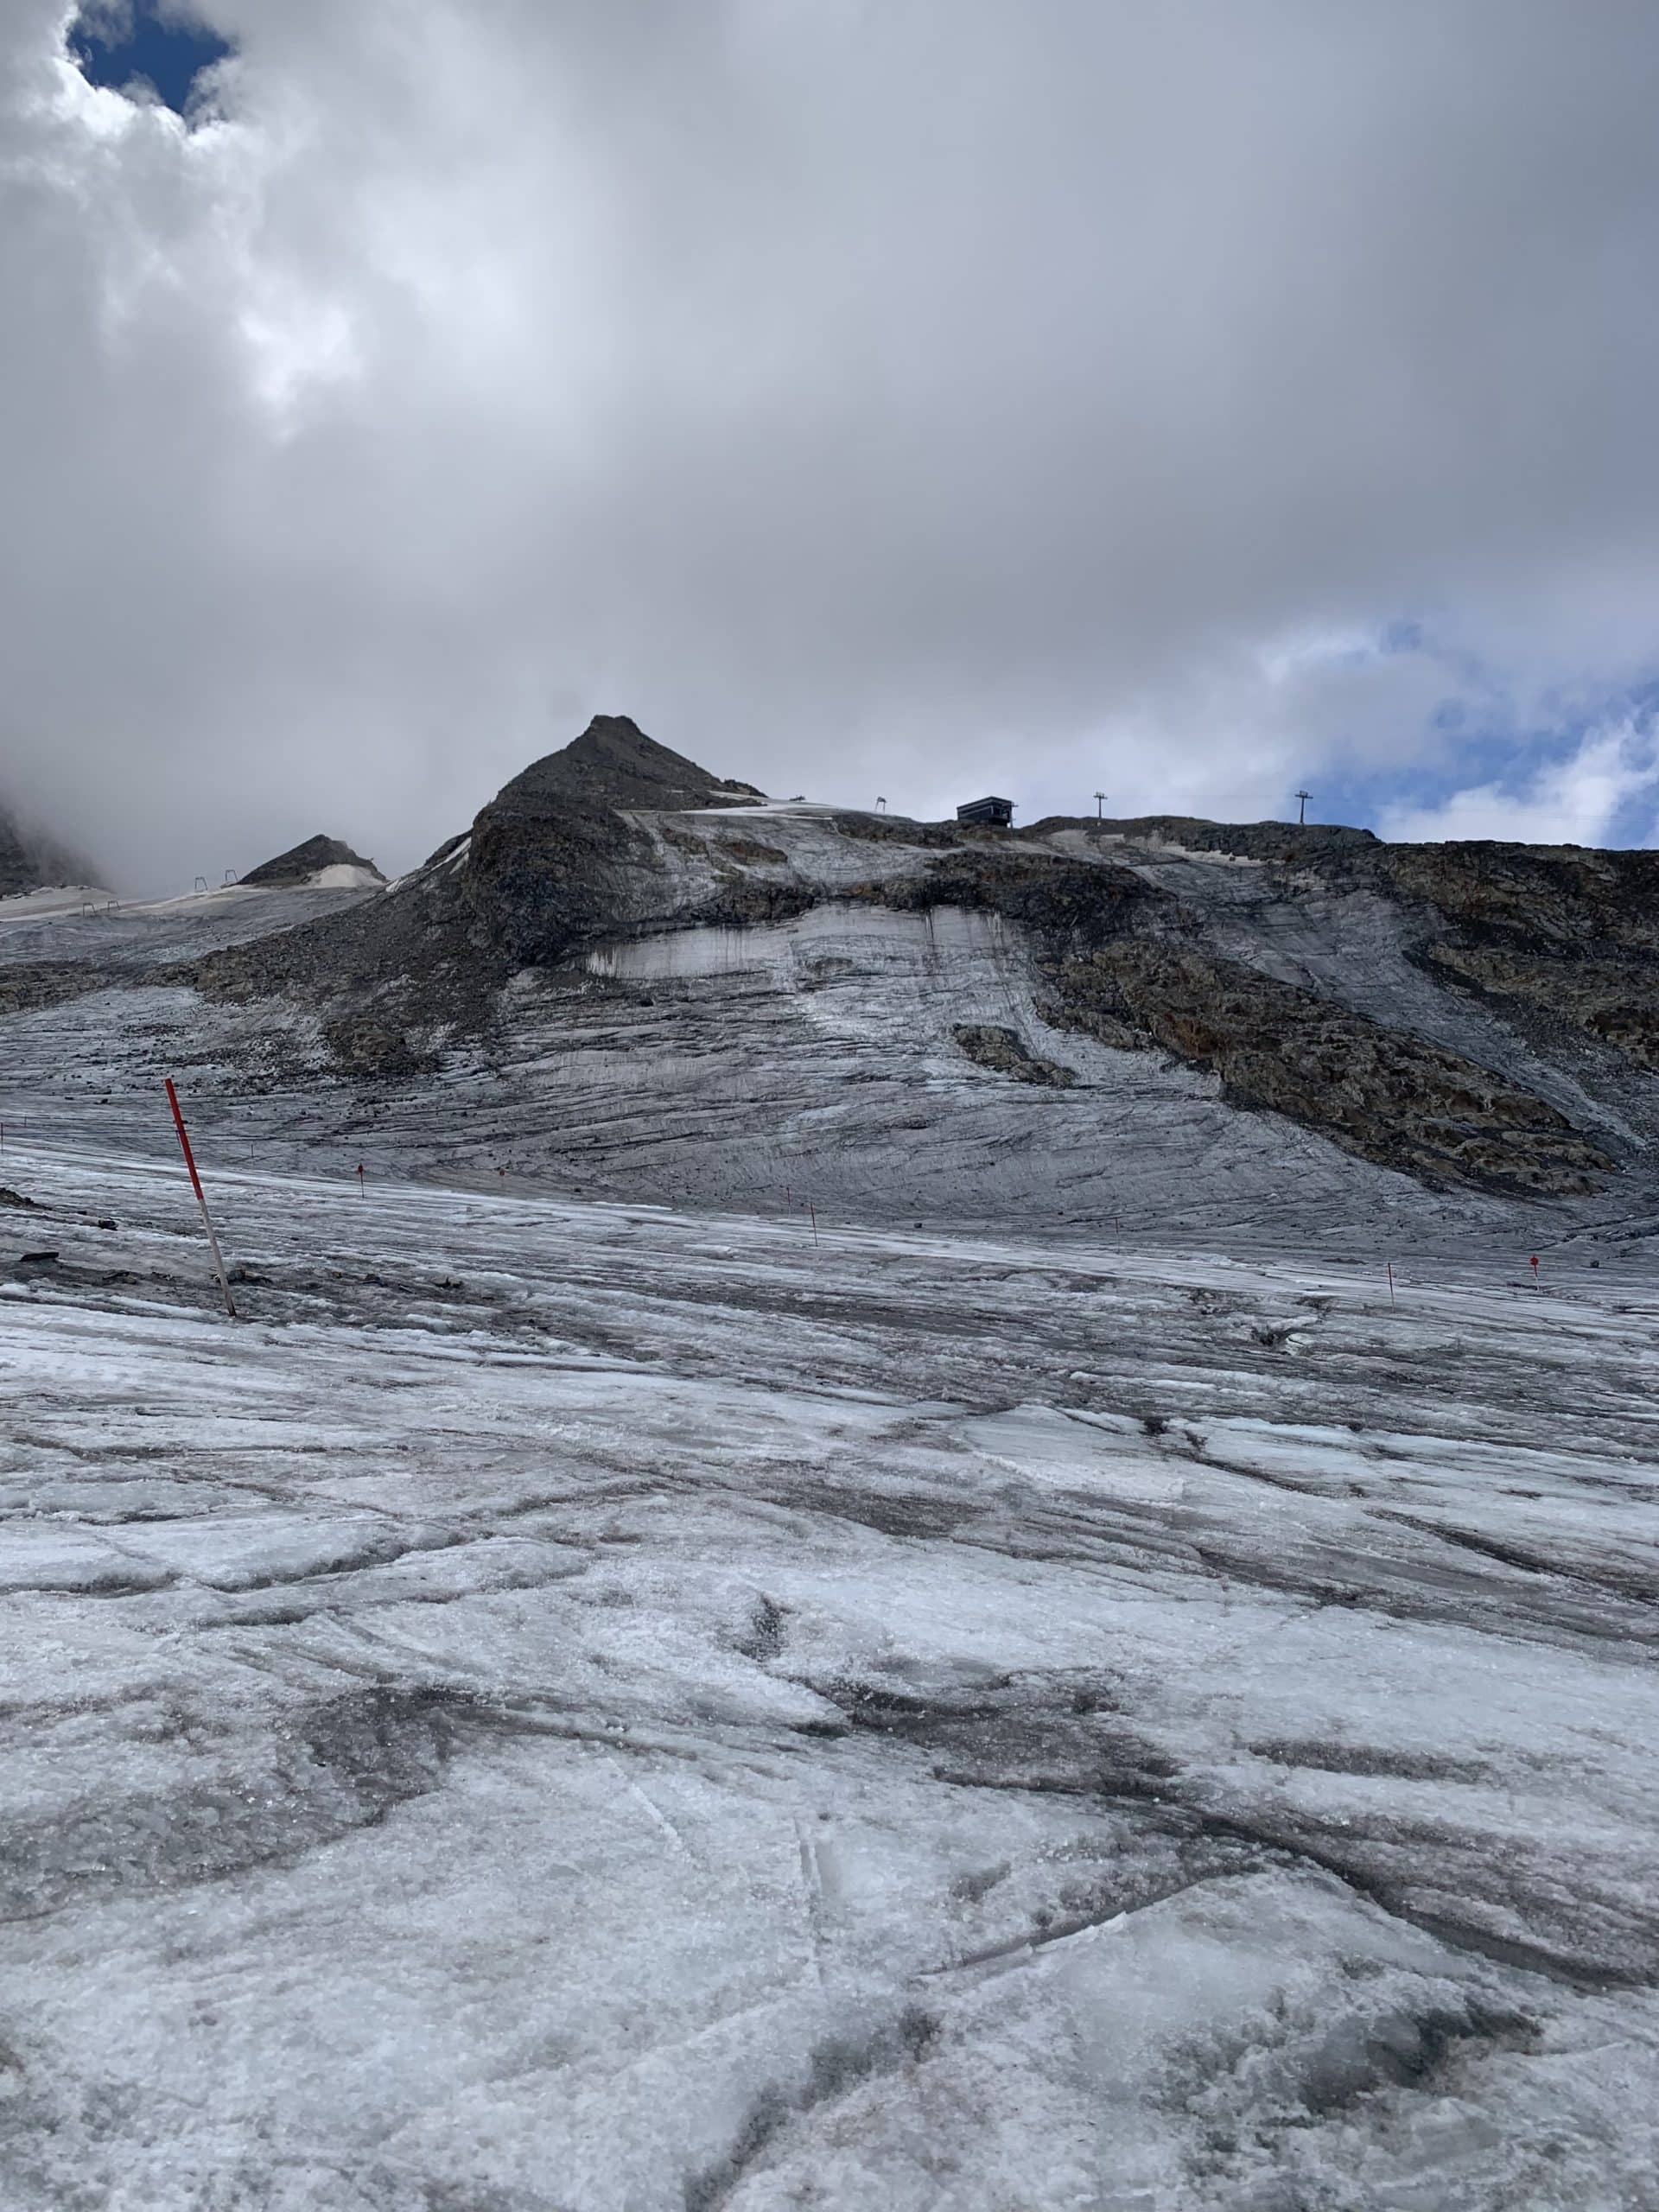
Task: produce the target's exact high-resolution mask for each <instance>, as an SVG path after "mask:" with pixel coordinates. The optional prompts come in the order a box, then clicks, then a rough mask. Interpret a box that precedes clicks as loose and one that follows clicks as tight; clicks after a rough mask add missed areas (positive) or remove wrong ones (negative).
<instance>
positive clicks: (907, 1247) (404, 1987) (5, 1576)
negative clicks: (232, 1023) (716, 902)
mask: <svg viewBox="0 0 1659 2212" xmlns="http://www.w3.org/2000/svg"><path fill="white" fill-rule="evenodd" d="M5 1179H6V1180H7V1181H8V1182H10V1183H11V1184H13V1185H15V1186H16V1187H17V1188H19V1189H20V1190H22V1191H23V1192H25V1194H26V1195H28V1196H29V1197H30V1198H33V1199H35V1201H36V1204H37V1211H34V1212H31V1213H29V1214H27V1215H25V1214H22V1213H18V1212H14V1213H11V1214H9V1215H6V1216H0V1226H3V1230H4V1243H3V1246H0V1373H3V1377H4V1392H3V1402H0V1435H3V1440H4V1455H3V1464H4V1468H5V1475H4V1480H3V1486H0V1503H3V1510H4V1513H5V1516H6V1517H5V1521H4V1524H3V1535H0V1588H3V1591H4V1592H5V1599H4V1605H3V1609H0V1621H3V1628H0V1637H3V1682H4V1692H3V1707H0V1727H3V1732H4V1751H5V1757H4V1760H3V1765H0V1914H3V1934H0V1944H3V1964H4V1972H3V1976H0V1992H3V1994H0V2087H3V2091H4V2094H3V2095H0V2203H3V2204H4V2206H5V2207H7V2208H8V2212H14V2209H15V2212H35V2208H41V2212H44V2208H53V2212H59V2209H60V2208H76V2212H79V2208H82V2207H86V2208H92V2207H99V2208H102V2207H105V2206H107V2207H112V2208H117V2212H141V2209H142V2212H150V2209H151V2208H156V2212H160V2209H161V2208H166V2212H175V2208H192V2209H193V2212H208V2208H212V2212H244V2208H261V2212H267V2209H269V2212H299V2208H311V2207H327V2208H329V2212H531V2208H549V2209H550V2208H565V2212H569V2209H570V2208H576V2209H577V2212H652V2208H658V2207H664V2208H672V2212H683V2208H690V2212H708V2208H712V2207H729V2208H734V2212H761V2208H782V2207H796V2206H817V2207H859V2208H864V2207H871V2206H882V2207H887V2206H893V2207H900V2208H918V2212H919V2208H934V2207H939V2208H943V2207H950V2208H969V2212H975V2209H976V2208H987V2212H988V2209H989V2208H997V2212H1005V2209H1006V2212H1015V2209H1016V2208H1019V2209H1020V2212H1026V2208H1031V2207H1036V2206H1042V2207H1047V2206H1064V2205H1078V2206H1084V2205H1086V2206H1089V2207H1091V2208H1110V2212H1117V2209H1118V2208H1124V2209H1125V2212H1127V2208H1131V2207H1132V2208H1136V2212H1154V2208H1169V2212H1187V2208H1193V2207H1207V2206H1211V2205H1213V2206H1217V2207H1220V2206H1226V2207H1230V2208H1231V2207H1248V2208H1252V2212H1313V2208H1316V2207H1317V2208H1319V2212H1326V2209H1327V2208H1338V2212H1340V2209H1341V2208H1355V2212H1358V2208H1362V2207H1363V2208H1371V2207H1391V2208H1402V2212H1404V2209H1405V2208H1410V2212H1438V2208H1442V2207H1459V2208H1461V2207H1468V2208H1489V2207H1490V2208H1498V2207H1523V2206H1524V2207H1528V2208H1532V2207H1550V2206H1561V2207H1567V2206H1571V2207H1573V2208H1574V2212H1581V2208H1585V2207H1591V2206H1597V2207H1599V2206H1623V2205H1643V2204H1650V2203H1651V2202H1653V2198H1652V2195H1651V2190H1652V2180H1651V2176H1652V2171H1653V2154H1654V2150H1655V2145H1654V2141H1653V2133H1654V2123H1653V2120H1652V2118H1651V2115H1652V2114H1653V2113H1655V2112H1656V2110H1659V2094H1656V2091H1659V2010H1656V2005H1655V2002H1654V1998H1653V1986H1654V1980H1655V1976H1656V1973H1659V1910H1656V1906H1659V1883H1656V1875H1655V1866H1654V1843H1653V1838H1654V1834H1655V1829H1656V1813H1659V1726H1656V1722H1659V1700H1656V1695H1655V1683H1654V1673H1653V1668H1652V1663H1651V1662H1652V1656H1653V1650H1654V1643H1655V1637H1656V1629H1659V1610H1656V1605H1655V1595H1656V1590H1659V1546H1656V1516H1655V1502H1656V1501H1655V1491H1656V1486H1659V1478H1656V1474H1655V1471H1654V1465H1653V1461H1654V1452H1653V1444H1654V1433H1655V1419H1656V1415H1655V1409H1654V1386H1655V1382H1656V1376H1659V1352H1656V1323H1659V1298H1656V1296H1655V1295H1653V1294H1651V1293H1650V1292H1649V1290H1648V1289H1647V1288H1646V1287H1645V1286H1644V1285H1643V1282H1642V1281H1640V1280H1639V1276H1638V1269H1637V1263H1635V1262H1621V1263H1620V1265H1619V1266H1618V1268H1613V1267H1606V1268H1603V1269H1601V1270H1599V1271H1597V1272H1595V1273H1593V1274H1592V1273H1591V1272H1590V1271H1588V1270H1587V1269H1586V1270H1584V1271H1582V1272H1577V1273H1568V1272H1567V1271H1566V1270H1565V1268H1564V1267H1563V1268H1562V1271H1561V1272H1560V1274H1558V1275H1556V1277H1555V1279H1554V1280H1553V1281H1552V1280H1550V1279H1549V1271H1548V1270H1547V1276H1546V1281H1545V1283H1544V1285H1543V1287H1541V1289H1540V1290H1537V1291H1535V1290H1534V1288H1533V1287H1532V1285H1531V1283H1530V1281H1523V1280H1522V1279H1521V1278H1522V1277H1523V1276H1524V1275H1525V1274H1526V1273H1527V1271H1526V1269H1525V1267H1524V1261H1523V1260H1522V1258H1521V1257H1519V1256H1518V1255H1513V1254H1501V1255H1500V1254H1491V1255H1471V1256H1470V1257H1469V1258H1467V1259H1466V1261H1465V1262H1463V1263H1462V1264H1461V1265H1460V1266H1459V1267H1455V1268H1454V1267H1452V1266H1450V1265H1447V1264H1446V1263H1439V1262H1437V1263H1435V1265H1434V1266H1433V1268H1432V1269H1431V1268H1427V1267H1425V1268H1421V1269H1420V1270H1418V1271H1416V1274H1415V1277H1414V1279H1413V1280H1410V1281H1402V1285H1401V1293H1400V1304H1399V1306H1398V1308H1397V1310H1394V1311H1391V1310H1390V1308H1389V1299H1388V1293H1387V1288H1386V1286H1385V1285H1382V1284H1379V1283H1377V1282H1376V1281H1372V1280H1370V1279H1369V1278H1368V1277H1365V1276H1362V1275H1360V1274H1357V1273H1356V1272H1353V1271H1351V1270H1347V1269H1345V1268H1342V1267H1339V1266H1337V1265H1334V1264H1332V1262H1330V1261H1329V1260H1328V1259H1325V1258H1320V1259H1319V1260H1313V1261H1310V1260H1307V1259H1306V1258H1300V1257H1298V1256H1296V1255H1294V1254H1283V1255H1271V1254H1267V1255H1256V1256H1254V1257H1252V1258H1251V1259H1249V1261H1248V1262H1243V1261H1238V1260H1229V1259H1227V1258H1224V1257H1219V1256H1217V1257H1206V1256H1205V1255H1202V1254H1198V1253H1194V1252H1193V1251H1192V1250H1190V1249H1182V1250H1179V1251H1173V1250H1160V1249H1156V1248H1154V1247H1151V1246H1144V1245H1137V1246H1135V1247H1132V1248H1129V1249H1109V1248H1105V1247H1101V1246H1098V1245H1084V1244H1081V1243H1075V1242H1074V1243H1058V1242H1052V1241H1051V1242H1048V1243H1036V1242H1033V1243H1020V1242H1017V1241H1015V1240H1014V1239H1011V1238H1001V1239H990V1238H986V1237H977V1238H968V1237H957V1238H944V1237H928V1236H920V1235H910V1236H906V1235H899V1234H894V1235H891V1236H880V1235H876V1234H874V1233H866V1232H858V1231H853V1230H829V1229H823V1230H821V1236H822V1241H821V1243H819V1244H817V1246H816V1247H815V1245H814V1243H813V1242H812V1237H811V1232H810V1227H809V1226H808V1225H807V1224H804V1222H803V1221H801V1220H800V1219H798V1218H797V1217H794V1216H793V1215H792V1214H780V1215H779V1217H776V1218H772V1219H767V1220H761V1219H741V1218H731V1217H727V1218H721V1219H710V1218H698V1217H694V1216H690V1215H685V1214H679V1213H674V1212H671V1211H664V1210H657V1209H652V1208H639V1207H634V1208H628V1207H621V1206H613V1207H601V1206H593V1207H588V1206H583V1205H576V1204H570V1203H551V1202H543V1203H537V1202H533V1201H531V1200H526V1199H523V1198H518V1197H499V1198H496V1197H480V1196H476V1195H470V1194H468V1195H455V1194H446V1193H444V1192H435V1191H432V1190H429V1189H423V1190H409V1189H397V1188H393V1187H390V1186H388V1187H384V1188H374V1187H371V1190H370V1192H369V1193H368V1194H367V1196H366V1197H359V1195H358V1193H356V1192H342V1191H341V1190H340V1186H339V1185H337V1184H335V1185H330V1184H327V1183H324V1182H321V1181H319V1180H310V1179H306V1178H304V1177H302V1176H292V1177H280V1178H279V1177H270V1178H264V1179H262V1178H258V1177H253V1176H247V1177H238V1176H234V1175H231V1176H223V1177H220V1178H219V1179H218V1181H217V1183H216V1196H217V1198H218V1200H219V1209H220V1214H221V1219H222V1226H223V1228H224V1230H225V1231H226V1243H227V1245H228V1247H229V1248H230V1249H231V1250H232V1253H233V1255H234V1257H235V1258H236V1260H237V1261H238V1262H239V1263H240V1264H241V1267H242V1268H243V1269H244V1271H245V1274H246V1275H247V1276H248V1277H249V1278H250V1280H248V1281H245V1283H244V1284H243V1286H242V1287H241V1289H240V1292H239V1295H240V1297H241V1299H242V1300H243V1302H244V1305H245V1309H246V1313H247V1319H245V1322H244V1323H243V1324H242V1325H239V1326H236V1327H232V1326H231V1325H229V1324H227V1323H226V1322H224V1321H223V1320H221V1319H216V1318H215V1316H214V1313H213V1303H212V1297H211V1294H210V1286H209V1285H208V1284H207V1281H205V1280H204V1269H203V1267H202V1263H201V1255H200V1249H199V1244H198V1242H197V1240H196V1238H195V1236H194V1230H193V1224H192V1220H191V1212H190V1200H189V1194H188V1188H187V1187H186V1186H185V1185H183V1183H182V1181H181V1179H179V1178H178V1177H177V1176H176V1175H175V1174H173V1173H170V1172H168V1171H166V1170H163V1169H161V1168H159V1167H157V1166H155V1165H154V1164H152V1163H137V1162H134V1163H128V1164H122V1163H121V1162H118V1161H113V1160H94V1159H92V1158H90V1157H86V1156H81V1157H77V1156H75V1155H73V1154H67V1153H60V1154H51V1153H48V1152H44V1151H40V1150H36V1151H34V1152H30V1151H28V1150H25V1151H24V1152H23V1153H22V1154H21V1155H20V1154H17V1153H16V1150H15V1148H14V1147H10V1146H9V1147H8V1150H7V1154H6V1173H5ZM100 1222H112V1223H118V1224H119V1226H118V1227H102V1226H99V1225H98V1224H99V1223H100ZM18 1224H24V1226H23V1227H22V1228H21V1229H20V1228H19V1227H18ZM46 1249H52V1250H55V1252H56V1254H57V1257H56V1259H55V1260H54V1261H34V1262H28V1263H23V1262H22V1261H21V1258H20V1255H21V1253H22V1251H24V1250H30V1251H41V1250H46Z"/></svg>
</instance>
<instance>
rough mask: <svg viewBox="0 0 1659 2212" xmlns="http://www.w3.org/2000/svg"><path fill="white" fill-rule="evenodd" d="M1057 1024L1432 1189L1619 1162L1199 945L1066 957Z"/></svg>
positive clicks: (1473, 1071)
mask: <svg viewBox="0 0 1659 2212" xmlns="http://www.w3.org/2000/svg"><path fill="white" fill-rule="evenodd" d="M1047 972H1048V975H1049V979H1050V981H1051V982H1052V985H1053V987H1054V990H1055V994H1056V998H1057V1001H1058V1012H1057V1014H1056V1017H1055V1018H1056V1019H1057V1020H1059V1021H1061V1022H1063V1023H1065V1025H1066V1026H1067V1027H1072V1028H1076V1029H1079V1030H1084V1031H1087V1032H1088V1033H1090V1035H1092V1036H1095V1037H1098V1038H1099V1039H1101V1040H1102V1041H1103V1043H1106V1044H1109V1045H1118V1046H1132V1047H1133V1046H1160V1047H1162V1049H1163V1050H1164V1051H1166V1052H1172V1053H1173V1054H1174V1055H1175V1057H1176V1058H1178V1059H1180V1060H1182V1061H1184V1062H1185V1064H1186V1065H1188V1066H1189V1067H1195V1068H1201V1069H1203V1070H1205V1071H1206V1072H1207V1073H1211V1074H1214V1075H1217V1076H1219V1077H1220V1078H1221V1085H1222V1096H1224V1098H1225V1099H1227V1100H1228V1102H1229V1103H1230V1104H1232V1105H1235V1106H1242V1107H1247V1108H1249V1109H1255V1110H1256V1111H1271V1112H1274V1113H1277V1114H1283V1115H1285V1116H1287V1117H1288V1118H1289V1119H1290V1120H1291V1121H1294V1122H1300V1123H1301V1125H1302V1126H1303V1128H1309V1129H1313V1130H1316V1131H1317V1132H1318V1133H1319V1135H1321V1136H1325V1137H1329V1138H1330V1139H1331V1140H1332V1142H1334V1143H1336V1144H1339V1145H1340V1146H1341V1147H1343V1149H1344V1151H1345V1152H1351V1153H1354V1154H1357V1155H1358V1157H1359V1158H1361V1159H1363V1160H1373V1161H1375V1162H1376V1164H1377V1165H1378V1166H1383V1167H1394V1168H1397V1169H1399V1170H1401V1171H1402V1173H1405V1174H1408V1175H1412V1176H1414V1177H1415V1178H1416V1179H1418V1181H1420V1182H1422V1183H1427V1184H1428V1185H1431V1186H1434V1185H1440V1186H1445V1185H1465V1186H1466V1187H1469V1188H1471V1189H1478V1190H1486V1191H1496V1192H1508V1193H1510V1195H1512V1196H1517V1197H1518V1196H1540V1195H1548V1196H1551V1197H1561V1196H1565V1195H1567V1194H1569V1193H1573V1192H1586V1191H1592V1190H1595V1189H1596V1188H1598V1187H1599V1183H1600V1180H1601V1178H1602V1177H1603V1176H1604V1175H1605V1174H1606V1173H1609V1172H1610V1171H1611V1167H1612V1166H1613V1162H1612V1160H1611V1159H1610V1158H1609V1157H1608V1155H1607V1154H1606V1153H1605V1152H1604V1151H1603V1150H1602V1149H1601V1147H1599V1145H1596V1144H1592V1142H1591V1141H1589V1140H1588V1139H1587V1138H1586V1137H1584V1136H1582V1135H1580V1133H1579V1132H1578V1131H1577V1130H1576V1129H1575V1128H1573V1125H1572V1123H1571V1122H1568V1121H1567V1118H1566V1116H1564V1115H1562V1114H1559V1113H1557V1111H1556V1110H1555V1109H1554V1107H1553V1106H1550V1105H1548V1104H1547V1103H1545V1101H1544V1100H1543V1099H1541V1098H1537V1097H1535V1096H1533V1095H1532V1094H1531V1093H1530V1092H1529V1091H1525V1090H1521V1089H1519V1088H1518V1087H1517V1086H1516V1084H1511V1083H1509V1082H1506V1081H1505V1079H1504V1078H1503V1077H1502V1076H1499V1075H1497V1074H1495V1073H1494V1072H1493V1071H1491V1069H1490V1068H1484V1067H1481V1066H1478V1065H1477V1064H1476V1063H1475V1062H1474V1061H1472V1060H1469V1059H1465V1058H1463V1057H1462V1056H1461V1055H1460V1054H1459V1053H1456V1052H1446V1051H1444V1050H1443V1049H1442V1048H1441V1047H1440V1046H1437V1045H1432V1044H1429V1043H1427V1042H1426V1041H1425V1040H1424V1039H1422V1038H1420V1037H1414V1036H1411V1035H1410V1034H1408V1033H1407V1032H1405V1031H1403V1030H1398V1029H1386V1028H1384V1027H1383V1026H1382V1025H1381V1024H1380V1023H1378V1022H1375V1021H1370V1020H1367V1019H1366V1017H1365V1016H1364V1015H1363V1014H1356V1013H1354V1012H1353V1011H1352V1010H1351V1008H1350V1007H1343V1006H1338V1004H1336V1003H1335V1001H1332V1000H1330V999H1325V998H1320V997H1318V996H1317V995H1315V994H1314V993H1313V992H1312V991H1305V990H1301V989H1299V988H1297V987H1296V986H1295V985H1294V984H1290V983H1281V982H1275V981H1274V978H1273V977H1271V976H1264V975H1262V974H1261V973H1260V972H1259V971H1258V970H1257V969H1254V968H1247V967H1244V966H1243V964H1242V963H1239V962H1237V961H1235V960H1226V959H1222V958H1220V957H1217V956H1216V955H1214V954H1212V953H1208V952H1205V951H1204V950H1201V949H1200V948H1198V947H1197V946H1195V945H1190V944H1180V945H1174V944H1171V945H1161V944H1149V943H1147V942H1144V941H1142V942H1139V943H1136V942H1128V943H1122V944H1114V945H1109V946H1107V947H1104V948H1103V949H1102V950H1097V951H1094V952H1090V953H1088V954H1086V955H1084V956H1081V957H1072V958H1069V959H1063V960H1060V961H1058V962H1056V963H1053V964H1052V966H1051V967H1050V968H1049V969H1048V970H1047Z"/></svg>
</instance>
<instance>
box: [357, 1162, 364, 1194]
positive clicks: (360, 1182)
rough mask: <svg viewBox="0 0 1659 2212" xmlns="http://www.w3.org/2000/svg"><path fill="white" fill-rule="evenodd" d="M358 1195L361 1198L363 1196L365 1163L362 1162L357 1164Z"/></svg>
mask: <svg viewBox="0 0 1659 2212" xmlns="http://www.w3.org/2000/svg"><path fill="white" fill-rule="evenodd" d="M357 1195H358V1197H359V1198H361V1197H362V1195H363V1163H362V1161H361V1160H359V1161H358V1163H357Z"/></svg>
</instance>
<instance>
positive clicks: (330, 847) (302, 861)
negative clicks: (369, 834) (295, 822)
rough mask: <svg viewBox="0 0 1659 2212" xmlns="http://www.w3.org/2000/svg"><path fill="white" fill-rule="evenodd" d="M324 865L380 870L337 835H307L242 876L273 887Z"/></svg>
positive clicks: (306, 879) (317, 871)
mask: <svg viewBox="0 0 1659 2212" xmlns="http://www.w3.org/2000/svg"><path fill="white" fill-rule="evenodd" d="M324 868H367V869H368V870H369V871H370V873H371V874H373V875H378V874H380V871H379V869H378V868H376V867H375V865H374V862H373V861H365V859H364V857H363V855H362V854H361V853H354V852H353V850H352V849H351V847H350V846H349V845H347V844H345V843H342V842H341V841H340V838H338V837H308V838H307V839H306V841H305V842H304V843H303V844H302V845H296V846H294V847H293V848H292V849H290V850H289V851H288V852H286V853H279V854H278V855H277V857H276V859H275V860H274V861H265V862H264V864H263V865H262V866H261V867H258V868H250V869H249V870H248V872H247V874H245V876H244V877H243V879H242V880H243V882H244V883H247V884H253V885H256V886H259V887H264V888H265V889H267V890H275V889H277V888H278V887H280V886H281V885H283V884H285V883H308V882H309V881H310V880H311V878H312V877H313V876H314V875H319V874H321V872H322V870H323V869H324ZM382 880H384V878H383V879H382Z"/></svg>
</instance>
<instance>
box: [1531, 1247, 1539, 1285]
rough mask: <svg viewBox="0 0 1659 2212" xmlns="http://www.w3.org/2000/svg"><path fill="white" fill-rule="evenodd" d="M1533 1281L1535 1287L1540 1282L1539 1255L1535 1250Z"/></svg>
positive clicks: (1533, 1256)
mask: <svg viewBox="0 0 1659 2212" xmlns="http://www.w3.org/2000/svg"><path fill="white" fill-rule="evenodd" d="M1532 1281H1533V1287H1534V1288H1536V1287H1537V1283H1538V1255H1537V1254H1536V1253H1534V1254H1533V1255H1532Z"/></svg>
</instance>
